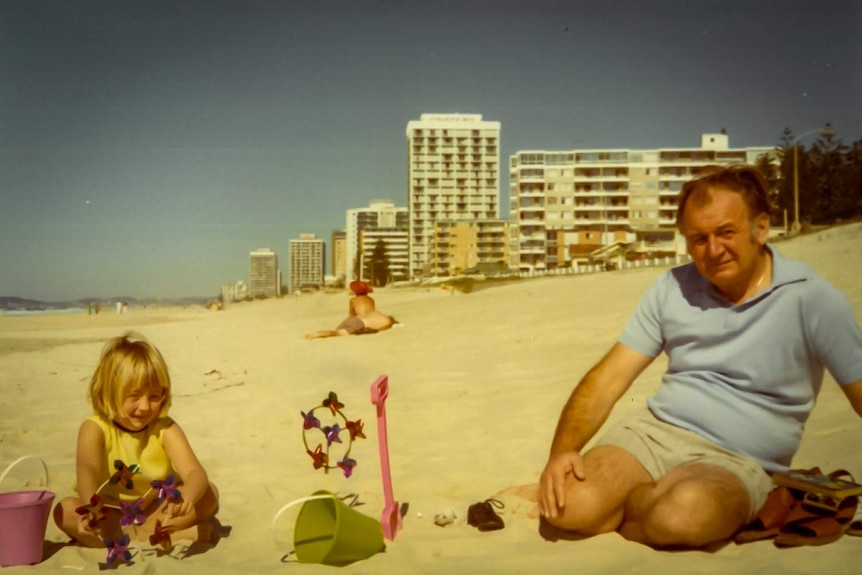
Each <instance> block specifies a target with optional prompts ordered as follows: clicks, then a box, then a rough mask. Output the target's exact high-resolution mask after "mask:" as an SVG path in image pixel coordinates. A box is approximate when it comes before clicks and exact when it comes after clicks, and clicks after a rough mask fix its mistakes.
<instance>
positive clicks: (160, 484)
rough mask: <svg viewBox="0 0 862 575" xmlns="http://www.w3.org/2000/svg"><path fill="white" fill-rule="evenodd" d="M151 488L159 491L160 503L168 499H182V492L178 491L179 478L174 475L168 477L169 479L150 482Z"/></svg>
mask: <svg viewBox="0 0 862 575" xmlns="http://www.w3.org/2000/svg"><path fill="white" fill-rule="evenodd" d="M150 487H152V488H153V489H156V490H158V496H157V499H158V501H159V503H161V502H162V501H164V500H165V499H167V500H168V501H176V500H178V499H180V498H181V497H182V495H181V494H180V490H179V489H177V478H176V477H174V476H173V475H168V477H167V479H164V480H159V479H156V480H154V481H152V482H150Z"/></svg>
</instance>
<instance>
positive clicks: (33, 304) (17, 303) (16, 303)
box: [0, 296, 213, 311]
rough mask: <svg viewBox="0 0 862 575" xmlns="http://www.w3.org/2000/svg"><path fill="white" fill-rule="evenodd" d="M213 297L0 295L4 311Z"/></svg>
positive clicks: (182, 302) (137, 304) (197, 302)
mask: <svg viewBox="0 0 862 575" xmlns="http://www.w3.org/2000/svg"><path fill="white" fill-rule="evenodd" d="M211 299H213V298H211V297H183V298H134V297H124V296H120V297H112V298H94V297H92V298H82V299H77V300H69V301H40V300H35V299H27V298H23V297H16V296H0V309H2V310H4V311H47V310H52V309H56V310H60V309H71V308H82V309H85V308H86V307H87V306H88V305H90V304H96V303H97V304H99V305H100V306H102V307H111V306H114V305H116V303H117V302H118V301H124V302H126V303H127V304H128V305H129V307H132V308H134V307H142V306H149V305H150V304H153V303H156V304H158V305H160V306H183V305H204V304H205V303H206V302H207V301H209V300H211Z"/></svg>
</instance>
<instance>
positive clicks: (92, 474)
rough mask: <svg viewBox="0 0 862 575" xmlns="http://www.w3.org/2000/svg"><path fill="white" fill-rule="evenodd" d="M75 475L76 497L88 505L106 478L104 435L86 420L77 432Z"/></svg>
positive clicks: (92, 423) (97, 427) (106, 465)
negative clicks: (76, 483) (76, 481)
mask: <svg viewBox="0 0 862 575" xmlns="http://www.w3.org/2000/svg"><path fill="white" fill-rule="evenodd" d="M75 475H76V477H77V480H78V497H80V499H81V501H83V502H84V503H88V502H89V501H90V498H91V497H92V496H93V494H95V493H96V490H97V489H99V486H101V485H102V483H103V482H104V481H105V479H107V478H108V462H107V454H106V452H105V435H104V434H103V433H102V430H101V429H99V426H98V425H96V424H95V423H94V422H92V421H90V420H87V421H85V422H84V423H82V424H81V428H80V429H79V430H78V446H77V452H76V455H75Z"/></svg>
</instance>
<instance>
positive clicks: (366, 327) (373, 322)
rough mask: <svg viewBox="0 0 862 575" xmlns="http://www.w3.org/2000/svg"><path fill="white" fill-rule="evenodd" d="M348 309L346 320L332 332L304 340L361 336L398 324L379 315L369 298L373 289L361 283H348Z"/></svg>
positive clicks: (307, 336) (383, 315) (389, 318)
mask: <svg viewBox="0 0 862 575" xmlns="http://www.w3.org/2000/svg"><path fill="white" fill-rule="evenodd" d="M350 291H351V293H353V296H354V297H352V298H350V308H349V312H348V316H347V318H346V319H345V320H344V321H342V322H341V323H340V324H338V327H336V328H335V329H334V330H333V329H330V330H323V331H317V332H313V333H309V334H307V335H306V336H305V337H306V339H317V338H321V337H336V336H340V335H362V334H365V333H377V332H378V331H383V330H386V329H389V328H390V327H392V326H393V325H395V324H397V323H398V322H397V321H396V320H395V318H393V317H392V316H389V315H386V314H383V313H380V312H379V311H377V310H376V309H375V307H374V300H373V299H372V298H371V296H369V295H368V294H370V293H371V292H373V291H374V289H373V288H372V287H371V286H370V285H368V284H367V283H365V282H363V281H358V280H357V281H353V282H350Z"/></svg>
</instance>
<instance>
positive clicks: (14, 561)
mask: <svg viewBox="0 0 862 575" xmlns="http://www.w3.org/2000/svg"><path fill="white" fill-rule="evenodd" d="M28 457H29V456H26V457H22V458H21V459H19V460H18V461H15V462H14V463H12V465H10V466H9V467H8V468H7V469H6V471H5V472H3V475H2V476H0V481H2V480H3V478H4V477H6V474H7V473H8V472H9V470H10V469H11V468H12V467H14V466H15V465H16V464H17V463H19V462H20V461H23V460H24V459H27V458H28ZM40 461H41V460H40ZM42 466H43V468H44V469H45V482H46V483H47V482H48V471H47V467H45V462H44V461H43V462H42ZM53 503H54V494H53V493H52V492H50V491H47V490H41V491H12V492H9V493H0V566H3V567H9V566H12V565H33V564H36V563H40V562H41V561H42V548H43V545H44V539H45V528H46V527H47V525H48V516H49V515H50V514H51V506H52V505H53Z"/></svg>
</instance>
